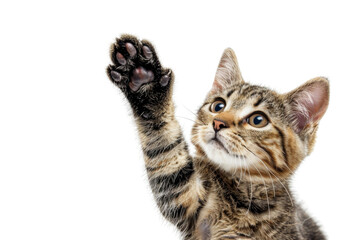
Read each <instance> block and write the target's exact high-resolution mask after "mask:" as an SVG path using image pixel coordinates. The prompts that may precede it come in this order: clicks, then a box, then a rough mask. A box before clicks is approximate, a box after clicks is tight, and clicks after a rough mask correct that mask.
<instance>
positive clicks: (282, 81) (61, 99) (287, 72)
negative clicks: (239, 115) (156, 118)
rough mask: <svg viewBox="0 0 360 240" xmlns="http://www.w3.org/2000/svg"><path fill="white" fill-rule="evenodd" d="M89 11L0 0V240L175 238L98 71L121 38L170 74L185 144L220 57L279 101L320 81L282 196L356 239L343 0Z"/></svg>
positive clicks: (354, 138) (351, 5) (120, 101)
mask: <svg viewBox="0 0 360 240" xmlns="http://www.w3.org/2000/svg"><path fill="white" fill-rule="evenodd" d="M97 2H98V3H95V1H58V2H55V1H7V3H5V1H2V2H1V3H0V25H1V28H0V31H1V37H0V115H1V116H0V239H2V240H8V239H37V240H39V239H179V235H178V233H177V232H176V230H175V229H174V228H173V227H172V226H171V225H170V224H168V223H166V221H164V220H163V218H162V217H161V216H160V214H159V212H158V210H157V208H156V205H155V202H154V200H153V199H152V195H151V193H150V188H149V186H148V183H147V179H146V174H145V170H144V166H143V160H142V154H141V151H140V147H139V141H138V139H137V135H136V131H135V125H134V123H133V121H132V118H131V116H130V111H129V106H128V104H127V103H126V101H125V100H124V97H123V96H122V94H121V93H120V91H119V90H118V89H117V88H116V87H115V86H113V85H112V84H111V82H110V81H109V80H108V79H107V76H106V74H105V68H106V66H107V65H108V64H109V63H110V59H109V54H108V51H109V46H110V44H111V43H112V42H113V41H114V39H115V37H117V36H119V35H120V34H121V33H131V34H135V35H137V36H138V37H140V38H147V39H149V40H151V41H153V42H154V44H155V46H156V47H157V50H158V53H159V56H160V59H161V60H162V63H163V65H164V66H166V67H171V68H172V69H173V70H174V72H175V74H176V84H175V91H174V94H175V96H174V99H175V101H176V105H177V113H176V114H177V116H179V121H180V123H181V125H182V127H183V130H184V133H185V134H186V138H187V139H189V133H190V129H191V126H192V122H191V121H189V120H186V119H185V118H190V119H193V118H194V115H193V114H192V113H191V111H192V112H195V111H196V109H197V108H198V107H199V106H200V105H201V103H202V101H203V99H204V97H205V94H206V93H207V91H208V90H209V89H210V86H211V84H212V80H213V78H214V74H215V71H216V67H217V64H218V61H219V59H220V56H221V54H222V51H223V49H225V48H226V47H232V48H233V49H234V50H235V52H236V53H237V56H238V59H239V63H240V67H241V70H242V74H243V77H244V78H245V80H246V81H249V82H251V83H255V84H261V85H264V86H268V87H271V88H273V89H276V90H277V91H279V92H286V91H290V90H291V89H293V88H295V87H297V86H299V85H300V84H302V83H303V82H305V81H306V80H308V79H310V78H313V77H316V76H326V77H328V78H329V80H330V82H331V99H330V106H329V109H328V111H327V113H326V114H325V116H324V118H323V120H322V122H321V124H320V129H319V131H318V141H317V144H316V146H315V150H314V152H313V153H312V155H311V156H310V157H308V158H307V159H306V160H305V161H304V162H303V164H302V165H301V167H300V168H299V170H298V171H297V175H296V176H295V177H294V180H293V184H292V186H293V189H294V191H295V192H296V195H297V198H298V201H300V202H302V203H303V205H304V206H305V207H306V208H307V209H308V211H309V212H310V213H311V214H312V215H313V216H314V217H315V219H317V220H318V221H319V223H320V224H321V225H322V226H323V229H324V231H325V232H326V234H327V235H328V236H329V239H359V236H358V229H359V227H358V224H359V220H358V216H359V214H360V210H359V207H358V205H359V201H360V199H359V193H358V191H359V187H358V185H359V175H360V173H359V167H360V161H359V160H360V158H359V152H358V151H359V140H358V136H359V134H360V132H359V117H360V115H359V111H358V108H359V107H358V102H359V100H358V96H359V89H358V87H359V81H360V77H359V67H360V65H359V63H360V59H359V56H360V47H359V45H360V36H359V29H360V27H359V25H360V24H359V23H360V14H359V10H360V8H359V6H358V5H357V4H356V1H353V2H350V1H337V2H335V1H334V2H333V1H297V3H295V2H294V1H221V2H220V1H217V2H211V1H202V2H201V1H178V2H177V3H172V2H170V1H164V2H162V3H161V2H153V1H143V2H140V1H130V0H127V1H122V0H117V1H101V3H100V1H97ZM180 117H182V118H180Z"/></svg>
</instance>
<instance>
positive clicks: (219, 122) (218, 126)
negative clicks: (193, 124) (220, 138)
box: [213, 119, 229, 132]
mask: <svg viewBox="0 0 360 240" xmlns="http://www.w3.org/2000/svg"><path fill="white" fill-rule="evenodd" d="M228 127H229V125H228V124H227V123H226V122H225V121H223V120H220V119H214V122H213V128H214V130H215V132H218V131H220V130H221V129H222V128H228Z"/></svg>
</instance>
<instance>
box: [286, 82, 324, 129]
mask: <svg viewBox="0 0 360 240" xmlns="http://www.w3.org/2000/svg"><path fill="white" fill-rule="evenodd" d="M286 98H287V102H288V103H289V104H290V108H291V113H290V114H291V121H292V122H293V123H294V126H295V130H296V131H297V132H301V131H303V130H304V129H306V128H308V127H309V126H314V124H315V125H316V124H317V123H318V122H319V121H320V119H321V118H322V116H323V115H324V114H325V112H326V109H327V107H328V105H329V81H328V80H327V79H326V78H324V77H318V78H314V79H311V80H309V81H307V82H306V83H305V84H303V85H302V86H300V87H298V88H297V89H295V90H294V91H292V92H290V93H288V94H286Z"/></svg>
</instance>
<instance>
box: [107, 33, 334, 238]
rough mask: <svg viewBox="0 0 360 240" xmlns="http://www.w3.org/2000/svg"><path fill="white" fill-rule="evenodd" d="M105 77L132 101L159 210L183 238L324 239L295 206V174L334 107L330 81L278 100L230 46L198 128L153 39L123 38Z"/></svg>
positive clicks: (311, 84)
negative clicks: (180, 103)
mask: <svg viewBox="0 0 360 240" xmlns="http://www.w3.org/2000/svg"><path fill="white" fill-rule="evenodd" d="M111 59H112V62H113V65H109V67H108V68H107V73H108V76H109V78H110V79H111V81H112V82H113V83H114V84H115V85H116V86H118V87H119V88H120V89H121V90H122V92H123V93H124V94H125V96H126V98H127V99H128V100H129V103H130V105H131V108H132V110H133V114H134V117H135V121H136V124H137V127H138V133H139V136H140V140H141V145H142V149H143V153H144V158H145V165H146V170H147V174H148V178H149V181H150V185H151V188H152V192H153V194H154V196H155V199H156V201H157V204H158V206H159V209H160V211H161V213H162V214H163V215H164V216H165V218H166V219H168V220H169V221H170V222H172V223H173V224H175V225H176V226H177V227H178V229H179V230H180V231H181V232H182V234H183V237H184V239H189V240H190V239H193V240H195V239H201V240H210V239H211V240H216V239H258V240H260V239H261V240H264V239H272V240H273V239H280V240H286V239H292V240H300V239H316V240H321V239H325V236H324V235H323V234H322V233H321V231H320V229H319V227H318V225H317V224H316V223H315V222H314V221H313V220H312V219H311V218H310V217H309V216H308V215H307V214H306V213H305V212H304V210H302V209H301V207H300V206H299V205H297V203H296V202H295V201H294V200H293V199H294V198H293V195H292V194H291V191H290V189H289V178H290V177H291V175H292V174H293V172H294V171H295V170H296V168H297V167H298V165H299V164H300V162H301V161H302V160H303V159H304V158H305V157H306V156H307V155H309V154H310V153H311V151H312V149H313V146H314V141H315V134H316V130H317V127H318V123H319V120H320V119H321V117H322V116H323V115H324V113H325V111H326V109H327V106H328V102H329V83H328V81H327V79H326V78H323V77H318V78H314V79H312V80H310V81H308V82H306V83H305V84H304V85H302V86H300V87H299V88H297V89H295V90H293V91H291V92H289V93H287V94H278V93H276V92H274V91H272V90H269V89H267V88H265V87H260V86H255V85H251V84H249V83H246V82H244V80H243V78H242V76H241V73H240V70H239V68H238V63H237V60H236V56H235V54H234V52H233V51H232V50H231V49H226V50H225V51H224V54H223V56H222V58H221V60H220V64H219V67H218V69H217V72H216V76H215V81H214V83H213V86H212V89H211V90H210V92H209V94H208V95H207V97H206V100H205V102H204V104H203V105H202V106H201V107H200V109H199V111H198V115H197V120H196V123H195V125H194V127H193V129H192V143H193V144H194V145H195V147H196V154H195V156H190V155H189V152H188V147H187V145H186V143H185V141H184V138H183V135H182V133H181V128H180V126H179V124H178V122H177V121H176V119H175V117H174V104H173V101H172V87H173V82H174V75H173V73H172V71H171V70H170V69H166V68H163V67H162V66H161V64H160V62H159V60H158V57H157V55H156V52H155V49H154V47H153V46H152V44H151V43H150V42H148V41H144V40H143V41H139V40H138V39H137V38H135V37H133V36H130V35H123V36H122V37H121V38H119V39H117V40H116V43H114V44H113V45H112V48H111Z"/></svg>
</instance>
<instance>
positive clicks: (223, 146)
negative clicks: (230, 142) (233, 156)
mask: <svg viewBox="0 0 360 240" xmlns="http://www.w3.org/2000/svg"><path fill="white" fill-rule="evenodd" d="M209 143H212V144H214V145H215V146H216V147H218V148H219V149H222V150H225V151H226V152H227V153H229V151H228V150H227V149H226V147H225V145H224V144H223V143H222V142H221V141H220V140H219V139H218V138H217V137H216V136H214V137H213V138H212V139H210V141H209ZM229 154H230V153H229Z"/></svg>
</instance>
